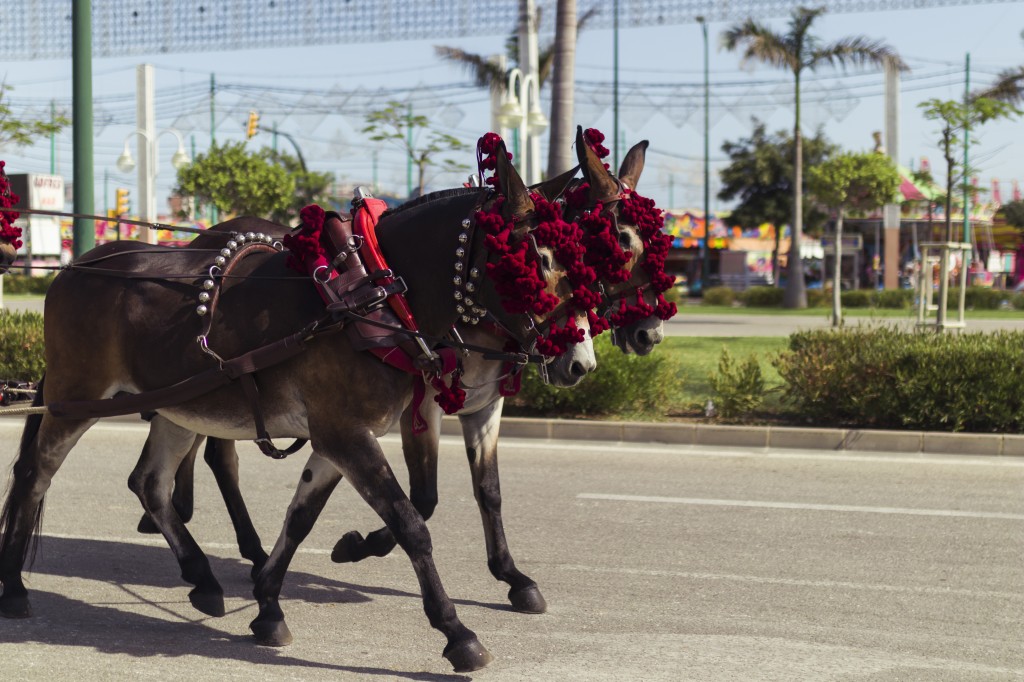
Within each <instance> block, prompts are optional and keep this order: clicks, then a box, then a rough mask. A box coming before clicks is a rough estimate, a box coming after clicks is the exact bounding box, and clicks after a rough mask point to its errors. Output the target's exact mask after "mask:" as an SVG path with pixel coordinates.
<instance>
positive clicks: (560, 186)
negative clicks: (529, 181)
mask: <svg viewBox="0 0 1024 682" xmlns="http://www.w3.org/2000/svg"><path fill="white" fill-rule="evenodd" d="M579 169H580V167H579V166H576V167H575V168H573V169H572V170H567V171H566V172H564V173H562V174H561V175H556V176H555V177H553V178H551V179H550V180H545V181H544V182H542V183H540V184H539V185H534V186H533V187H531V188H530V189H531V190H533V191H534V192H537V193H538V194H540V195H541V196H542V197H544V198H545V199H547V200H548V201H554V200H555V199H557V198H558V197H560V196H562V192H564V191H565V188H566V187H568V186H569V183H570V182H572V181H573V179H574V178H575V177H576V171H578V170H579Z"/></svg>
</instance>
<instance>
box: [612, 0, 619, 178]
mask: <svg viewBox="0 0 1024 682" xmlns="http://www.w3.org/2000/svg"><path fill="white" fill-rule="evenodd" d="M612 128H613V129H614V130H612V149H613V150H614V151H613V152H612V169H613V170H615V171H618V168H619V0H615V2H614V3H613V4H612Z"/></svg>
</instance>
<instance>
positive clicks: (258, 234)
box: [256, 232, 267, 242]
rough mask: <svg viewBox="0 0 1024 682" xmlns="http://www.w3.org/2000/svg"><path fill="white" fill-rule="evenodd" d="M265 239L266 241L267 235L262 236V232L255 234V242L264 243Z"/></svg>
mask: <svg viewBox="0 0 1024 682" xmlns="http://www.w3.org/2000/svg"><path fill="white" fill-rule="evenodd" d="M266 239H267V235H265V234H263V233H262V232H257V233H256V241H258V242H262V241H266Z"/></svg>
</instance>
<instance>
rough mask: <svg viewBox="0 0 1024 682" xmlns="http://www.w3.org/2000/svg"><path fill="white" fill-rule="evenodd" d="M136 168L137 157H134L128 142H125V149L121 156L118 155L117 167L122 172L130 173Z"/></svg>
mask: <svg viewBox="0 0 1024 682" xmlns="http://www.w3.org/2000/svg"><path fill="white" fill-rule="evenodd" d="M134 168H135V159H133V158H132V152H131V150H130V149H128V143H127V142H125V143H124V151H123V152H121V156H119V157H117V169H118V170H119V171H121V172H122V173H130V172H131V171H132V170H133V169H134Z"/></svg>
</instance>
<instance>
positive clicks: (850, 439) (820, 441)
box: [441, 417, 1024, 457]
mask: <svg viewBox="0 0 1024 682" xmlns="http://www.w3.org/2000/svg"><path fill="white" fill-rule="evenodd" d="M441 433H442V434H443V435H448V436H458V435H462V430H461V428H460V427H459V423H458V419H456V418H455V417H445V418H444V420H443V422H442V426H441ZM501 435H503V436H506V437H509V438H544V439H552V440H601V441H611V442H624V443H669V444H675V445H711V446H734V447H745V448H757V447H761V448H785V449H798V450H799V449H807V450H841V451H852V452H904V453H924V454H942V455H1007V456H1013V457H1022V456H1024V436H1019V435H1011V434H1001V433H939V432H931V431H882V430H870V429H822V428H793V427H782V426H728V425H717V424H701V423H664V422H662V423H658V422H615V421H589V420H567V419H527V418H523V417H504V418H503V419H502V420H501Z"/></svg>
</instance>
